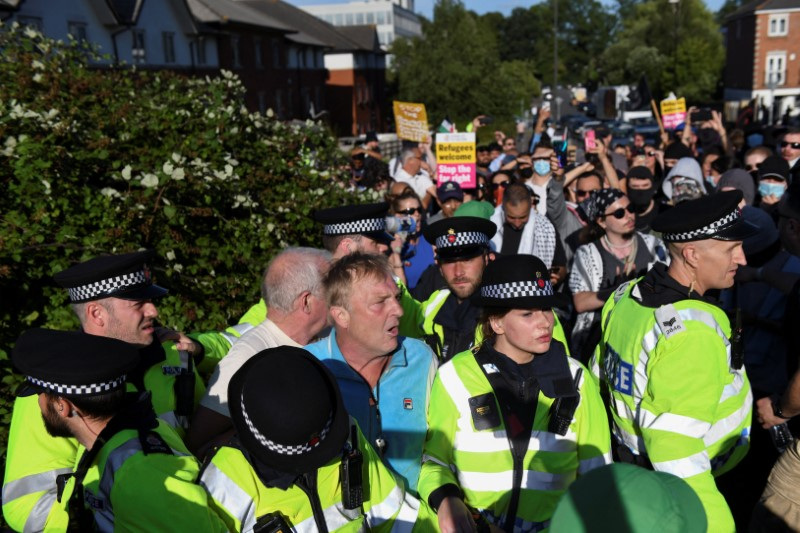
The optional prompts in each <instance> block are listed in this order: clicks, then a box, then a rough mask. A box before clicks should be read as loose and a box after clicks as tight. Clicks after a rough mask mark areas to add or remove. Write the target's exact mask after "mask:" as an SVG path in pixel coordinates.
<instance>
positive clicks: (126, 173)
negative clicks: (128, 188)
mask: <svg viewBox="0 0 800 533" xmlns="http://www.w3.org/2000/svg"><path fill="white" fill-rule="evenodd" d="M121 174H122V179H124V180H125V181H130V180H131V166H130V165H125V167H124V168H123V169H122V172H121Z"/></svg>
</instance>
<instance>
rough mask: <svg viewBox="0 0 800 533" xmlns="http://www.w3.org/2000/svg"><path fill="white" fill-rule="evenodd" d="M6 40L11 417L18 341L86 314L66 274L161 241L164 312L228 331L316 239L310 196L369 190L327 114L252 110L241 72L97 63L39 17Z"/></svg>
mask: <svg viewBox="0 0 800 533" xmlns="http://www.w3.org/2000/svg"><path fill="white" fill-rule="evenodd" d="M0 49H2V50H3V54H2V55H0V184H2V185H1V186H2V190H3V191H4V194H3V195H0V299H2V302H3V305H2V307H1V308H0V369H1V370H2V371H3V376H2V380H3V384H4V388H3V398H2V399H1V400H2V401H0V418H1V419H2V420H1V421H0V428H2V429H1V430H0V431H7V427H8V422H9V412H8V409H9V401H10V399H11V389H12V385H13V384H14V378H13V377H12V376H11V375H10V372H9V370H10V364H9V362H8V360H7V354H8V353H9V351H10V349H11V347H12V345H13V342H14V339H16V337H17V336H18V335H19V334H20V333H21V331H22V330H24V329H26V328H29V327H33V326H47V327H53V328H58V329H71V328H75V327H77V321H76V320H75V318H74V317H73V316H72V314H71V311H70V309H69V307H68V306H67V305H66V304H67V295H66V291H64V290H61V289H59V288H57V287H56V286H55V284H54V283H53V281H52V275H53V273H54V272H56V271H59V270H61V269H63V268H65V267H67V266H69V265H70V264H72V263H75V262H78V261H81V260H86V259H88V258H90V257H93V256H96V255H99V254H103V253H110V252H129V251H134V250H137V249H142V248H150V249H154V250H156V252H157V254H158V259H157V260H156V262H155V264H154V265H152V270H153V272H154V276H155V278H156V281H157V282H158V283H159V284H161V285H164V286H166V287H167V288H169V289H170V294H169V295H168V296H166V297H165V298H164V299H162V300H160V301H159V312H160V320H161V322H162V324H164V325H167V326H170V327H175V328H178V329H181V330H185V331H202V330H213V329H222V328H224V327H226V326H227V325H229V324H230V323H235V322H236V321H237V320H238V318H239V316H240V315H241V314H242V313H243V312H244V311H245V310H246V309H247V308H248V307H249V306H250V305H251V304H253V303H255V302H256V301H257V300H258V294H259V278H260V274H261V272H262V271H263V269H264V266H265V264H266V262H267V260H268V259H269V258H270V257H271V256H272V255H273V254H274V253H275V252H276V251H277V250H279V249H281V248H283V247H285V246H287V245H290V244H311V245H318V244H319V239H318V234H319V228H318V227H315V225H314V224H313V222H312V221H311V220H310V219H309V213H310V212H311V210H312V209H315V208H319V207H322V206H325V205H333V204H340V203H343V202H344V201H349V202H353V201H359V200H357V199H355V198H353V197H352V195H351V193H348V192H346V190H345V189H344V187H341V186H338V185H340V184H342V178H343V172H342V170H341V168H342V166H341V165H342V163H343V155H342V154H341V152H340V151H339V150H338V148H337V146H336V140H335V139H334V138H333V137H332V136H330V135H329V134H328V133H327V131H326V130H325V129H324V128H322V127H321V126H320V125H318V124H314V123H310V122H308V123H305V124H287V123H282V122H280V121H278V120H275V119H274V118H273V116H272V113H271V112H268V113H267V114H266V116H265V115H262V114H259V113H250V112H249V111H248V110H247V109H246V108H245V107H244V106H243V101H244V100H243V93H244V89H243V87H242V85H241V83H240V82H239V80H238V79H237V78H236V77H235V76H234V75H232V74H230V73H225V72H223V76H221V77H217V78H205V79H191V78H186V77H181V76H179V75H176V74H172V73H169V72H143V71H134V70H131V69H110V68H107V67H100V66H97V64H95V66H94V67H91V68H90V64H89V58H91V52H88V51H87V50H86V49H84V48H83V47H81V46H79V45H78V44H77V43H74V42H69V43H60V42H55V41H52V40H49V39H46V38H43V37H42V36H41V35H39V34H38V33H36V32H35V31H33V30H30V29H26V30H25V31H22V30H20V29H13V28H4V29H2V31H0ZM4 441H5V435H3V434H2V433H0V450H2V449H3V448H4Z"/></svg>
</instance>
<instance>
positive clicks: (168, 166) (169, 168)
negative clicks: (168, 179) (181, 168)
mask: <svg viewBox="0 0 800 533" xmlns="http://www.w3.org/2000/svg"><path fill="white" fill-rule="evenodd" d="M174 168H175V167H173V166H172V163H170V162H169V161H167V162H166V163H164V165H163V166H162V167H161V172H163V173H164V174H166V175H167V176H171V175H172V171H173V170H174Z"/></svg>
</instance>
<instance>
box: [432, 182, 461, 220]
mask: <svg viewBox="0 0 800 533" xmlns="http://www.w3.org/2000/svg"><path fill="white" fill-rule="evenodd" d="M436 203H438V204H439V207H441V208H442V210H441V211H439V212H438V213H436V214H435V215H433V216H432V217H430V218H429V219H428V224H433V223H434V222H436V221H438V220H442V219H443V218H450V217H452V216H453V214H454V213H455V211H456V209H458V208H459V207H460V206H461V204H462V203H464V191H463V190H461V185H459V184H458V183H456V182H455V181H446V182H444V183H442V184H441V185H439V187H438V188H437V189H436Z"/></svg>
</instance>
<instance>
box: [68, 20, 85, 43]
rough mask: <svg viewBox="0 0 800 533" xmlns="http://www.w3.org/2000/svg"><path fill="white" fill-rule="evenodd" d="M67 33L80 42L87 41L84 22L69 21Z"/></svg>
mask: <svg viewBox="0 0 800 533" xmlns="http://www.w3.org/2000/svg"><path fill="white" fill-rule="evenodd" d="M67 33H69V35H70V36H71V37H72V38H73V39H75V40H76V41H78V42H79V43H85V42H86V41H87V39H86V24H85V23H83V22H67Z"/></svg>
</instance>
